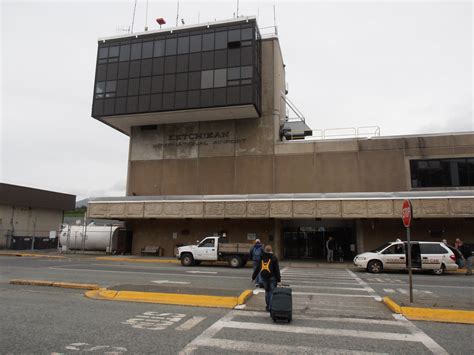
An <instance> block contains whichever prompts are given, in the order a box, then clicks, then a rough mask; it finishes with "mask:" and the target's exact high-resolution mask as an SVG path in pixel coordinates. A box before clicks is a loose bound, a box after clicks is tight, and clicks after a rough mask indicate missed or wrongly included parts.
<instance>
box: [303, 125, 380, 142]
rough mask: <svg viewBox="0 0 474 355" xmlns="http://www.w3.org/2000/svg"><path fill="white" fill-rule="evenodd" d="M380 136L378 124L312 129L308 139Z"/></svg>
mask: <svg viewBox="0 0 474 355" xmlns="http://www.w3.org/2000/svg"><path fill="white" fill-rule="evenodd" d="M371 137H380V127H379V126H361V127H339V128H326V129H313V134H312V135H311V137H307V139H310V140H316V139H337V138H342V139H343V138H371Z"/></svg>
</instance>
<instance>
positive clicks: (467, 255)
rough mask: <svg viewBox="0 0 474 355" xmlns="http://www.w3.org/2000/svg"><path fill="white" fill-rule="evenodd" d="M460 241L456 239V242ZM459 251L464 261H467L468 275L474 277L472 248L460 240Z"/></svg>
mask: <svg viewBox="0 0 474 355" xmlns="http://www.w3.org/2000/svg"><path fill="white" fill-rule="evenodd" d="M457 241H458V239H456V242H457ZM458 250H459V251H460V252H461V254H462V256H463V257H464V259H466V269H467V271H466V275H472V259H473V258H474V257H473V255H472V250H471V248H470V247H469V246H468V245H466V244H464V243H463V241H462V240H460V239H459V242H458Z"/></svg>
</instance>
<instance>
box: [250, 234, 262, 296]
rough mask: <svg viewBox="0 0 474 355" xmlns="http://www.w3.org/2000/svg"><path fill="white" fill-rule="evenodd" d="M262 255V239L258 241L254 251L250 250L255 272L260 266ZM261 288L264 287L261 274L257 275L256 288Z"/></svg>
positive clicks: (253, 248)
mask: <svg viewBox="0 0 474 355" xmlns="http://www.w3.org/2000/svg"><path fill="white" fill-rule="evenodd" d="M262 254H263V245H262V243H261V242H260V239H256V240H255V244H254V246H253V247H252V249H250V258H251V259H252V261H253V272H255V270H256V269H257V267H258V264H259V263H260V258H261V257H262ZM261 286H262V280H261V277H260V274H259V275H257V280H256V283H255V287H261Z"/></svg>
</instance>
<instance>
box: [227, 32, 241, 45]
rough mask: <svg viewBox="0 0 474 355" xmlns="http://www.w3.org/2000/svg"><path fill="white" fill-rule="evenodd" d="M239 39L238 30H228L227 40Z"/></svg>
mask: <svg viewBox="0 0 474 355" xmlns="http://www.w3.org/2000/svg"><path fill="white" fill-rule="evenodd" d="M235 41H240V30H232V31H229V37H228V42H235Z"/></svg>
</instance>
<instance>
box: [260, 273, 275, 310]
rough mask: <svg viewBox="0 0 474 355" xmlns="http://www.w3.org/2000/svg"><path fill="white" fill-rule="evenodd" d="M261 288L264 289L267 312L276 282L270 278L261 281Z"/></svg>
mask: <svg viewBox="0 0 474 355" xmlns="http://www.w3.org/2000/svg"><path fill="white" fill-rule="evenodd" d="M262 283H263V288H264V289H265V303H266V305H267V310H269V309H270V308H271V307H270V305H271V304H272V297H273V290H274V289H275V287H276V285H277V282H276V280H275V278H273V277H272V278H270V279H268V280H265V279H262Z"/></svg>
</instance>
